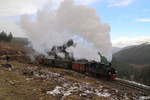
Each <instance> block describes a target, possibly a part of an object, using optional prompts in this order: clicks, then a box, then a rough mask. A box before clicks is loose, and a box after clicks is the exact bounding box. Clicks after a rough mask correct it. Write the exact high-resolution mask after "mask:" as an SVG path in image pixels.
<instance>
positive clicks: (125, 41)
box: [112, 36, 150, 48]
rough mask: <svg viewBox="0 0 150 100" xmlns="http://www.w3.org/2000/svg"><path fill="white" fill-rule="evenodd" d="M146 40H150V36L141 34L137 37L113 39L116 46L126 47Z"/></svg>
mask: <svg viewBox="0 0 150 100" xmlns="http://www.w3.org/2000/svg"><path fill="white" fill-rule="evenodd" d="M146 42H150V36H141V37H135V38H129V37H121V38H118V39H116V40H112V45H113V46H114V47H121V48H122V47H126V46H131V45H139V44H143V43H146Z"/></svg>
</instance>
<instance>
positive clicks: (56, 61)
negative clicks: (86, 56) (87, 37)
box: [36, 40, 116, 80]
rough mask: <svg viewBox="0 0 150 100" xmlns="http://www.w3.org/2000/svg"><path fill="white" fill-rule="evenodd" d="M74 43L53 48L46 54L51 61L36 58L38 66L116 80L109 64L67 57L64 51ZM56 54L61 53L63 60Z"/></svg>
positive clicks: (41, 57) (113, 70) (70, 42)
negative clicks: (50, 57) (63, 56)
mask: <svg viewBox="0 0 150 100" xmlns="http://www.w3.org/2000/svg"><path fill="white" fill-rule="evenodd" d="M73 44H74V43H73V41H72V40H69V41H68V42H67V43H66V44H64V45H63V46H58V47H56V46H55V47H53V48H52V50H51V51H50V52H48V54H49V55H50V56H51V55H52V56H53V57H54V58H53V59H48V58H46V57H44V56H39V57H37V58H36V61H38V63H39V64H42V65H46V66H52V67H59V68H65V69H71V70H74V71H77V72H80V73H83V74H90V75H92V76H96V77H98V78H106V79H107V80H115V78H116V70H115V69H114V68H113V67H112V66H111V63H109V64H103V63H100V62H96V61H88V60H83V59H82V60H74V59H73V57H71V56H70V55H69V53H68V52H67V51H66V48H67V47H70V46H72V45H73ZM57 52H63V53H64V55H65V58H61V57H59V56H58V55H57Z"/></svg>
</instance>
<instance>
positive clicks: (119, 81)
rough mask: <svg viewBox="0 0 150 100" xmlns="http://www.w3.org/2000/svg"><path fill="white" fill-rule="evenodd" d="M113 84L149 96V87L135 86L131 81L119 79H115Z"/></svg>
mask: <svg viewBox="0 0 150 100" xmlns="http://www.w3.org/2000/svg"><path fill="white" fill-rule="evenodd" d="M115 83H116V84H119V85H122V86H125V87H128V88H131V89H134V90H137V91H140V92H141V93H143V94H146V95H150V87H149V86H144V85H141V84H136V83H133V82H131V81H127V80H123V79H120V78H117V79H116V81H115Z"/></svg>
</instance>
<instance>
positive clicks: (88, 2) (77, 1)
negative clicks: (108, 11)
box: [74, 0, 98, 5]
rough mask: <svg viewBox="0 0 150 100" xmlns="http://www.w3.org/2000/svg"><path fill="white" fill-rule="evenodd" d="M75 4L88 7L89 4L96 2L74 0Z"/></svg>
mask: <svg viewBox="0 0 150 100" xmlns="http://www.w3.org/2000/svg"><path fill="white" fill-rule="evenodd" d="M74 1H75V2H76V3H78V4H85V5H89V4H91V3H95V2H97V1H98V0H74Z"/></svg>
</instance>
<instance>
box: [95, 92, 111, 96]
mask: <svg viewBox="0 0 150 100" xmlns="http://www.w3.org/2000/svg"><path fill="white" fill-rule="evenodd" d="M96 95H98V96H100V97H110V96H111V94H110V93H107V92H106V93H101V92H98V93H96Z"/></svg>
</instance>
